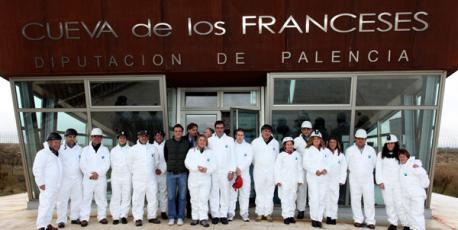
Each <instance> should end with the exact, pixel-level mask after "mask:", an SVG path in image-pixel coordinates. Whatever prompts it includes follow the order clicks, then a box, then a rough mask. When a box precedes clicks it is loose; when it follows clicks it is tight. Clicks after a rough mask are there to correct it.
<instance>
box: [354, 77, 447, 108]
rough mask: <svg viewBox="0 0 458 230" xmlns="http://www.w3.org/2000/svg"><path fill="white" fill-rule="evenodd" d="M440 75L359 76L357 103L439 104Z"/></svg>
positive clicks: (380, 104) (361, 104)
mask: <svg viewBox="0 0 458 230" xmlns="http://www.w3.org/2000/svg"><path fill="white" fill-rule="evenodd" d="M439 83H440V76H439V75H434V76H359V77H358V83H357V93H356V105H358V106H384V105H390V106H393V105H394V106H397V105H437V103H438V102H437V100H438V95H439Z"/></svg>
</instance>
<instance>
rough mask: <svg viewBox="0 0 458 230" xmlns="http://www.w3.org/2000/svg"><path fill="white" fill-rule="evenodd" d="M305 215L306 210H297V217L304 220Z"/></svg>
mask: <svg viewBox="0 0 458 230" xmlns="http://www.w3.org/2000/svg"><path fill="white" fill-rule="evenodd" d="M304 217H305V211H299V212H297V219H298V220H302V219H304Z"/></svg>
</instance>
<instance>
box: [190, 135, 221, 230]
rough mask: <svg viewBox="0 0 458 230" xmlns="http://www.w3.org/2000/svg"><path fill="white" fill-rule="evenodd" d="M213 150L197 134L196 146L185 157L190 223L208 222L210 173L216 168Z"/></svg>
mask: <svg viewBox="0 0 458 230" xmlns="http://www.w3.org/2000/svg"><path fill="white" fill-rule="evenodd" d="M213 155H214V154H213V152H212V151H211V150H209V149H207V138H206V137H205V136H204V135H199V137H198V138H197V146H196V147H194V148H191V149H190V150H189V151H188V154H187V155H186V159H185V165H186V168H187V169H188V170H189V178H188V187H189V193H190V195H191V209H192V210H191V215H192V221H191V225H197V224H198V223H200V224H201V225H202V226H204V227H209V226H210V225H209V224H208V201H209V198H210V189H211V183H212V179H211V174H212V173H213V172H214V171H215V169H216V162H215V160H214V159H213Z"/></svg>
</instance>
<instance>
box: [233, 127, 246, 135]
mask: <svg viewBox="0 0 458 230" xmlns="http://www.w3.org/2000/svg"><path fill="white" fill-rule="evenodd" d="M238 132H242V133H243V134H245V131H244V130H243V129H242V128H238V129H236V130H235V131H234V136H237V133H238Z"/></svg>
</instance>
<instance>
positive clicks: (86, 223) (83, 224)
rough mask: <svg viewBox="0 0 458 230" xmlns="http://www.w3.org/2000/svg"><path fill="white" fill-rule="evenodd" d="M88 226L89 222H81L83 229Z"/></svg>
mask: <svg viewBox="0 0 458 230" xmlns="http://www.w3.org/2000/svg"><path fill="white" fill-rule="evenodd" d="M88 224H89V223H88V222H87V220H83V221H81V227H87V225H88Z"/></svg>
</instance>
